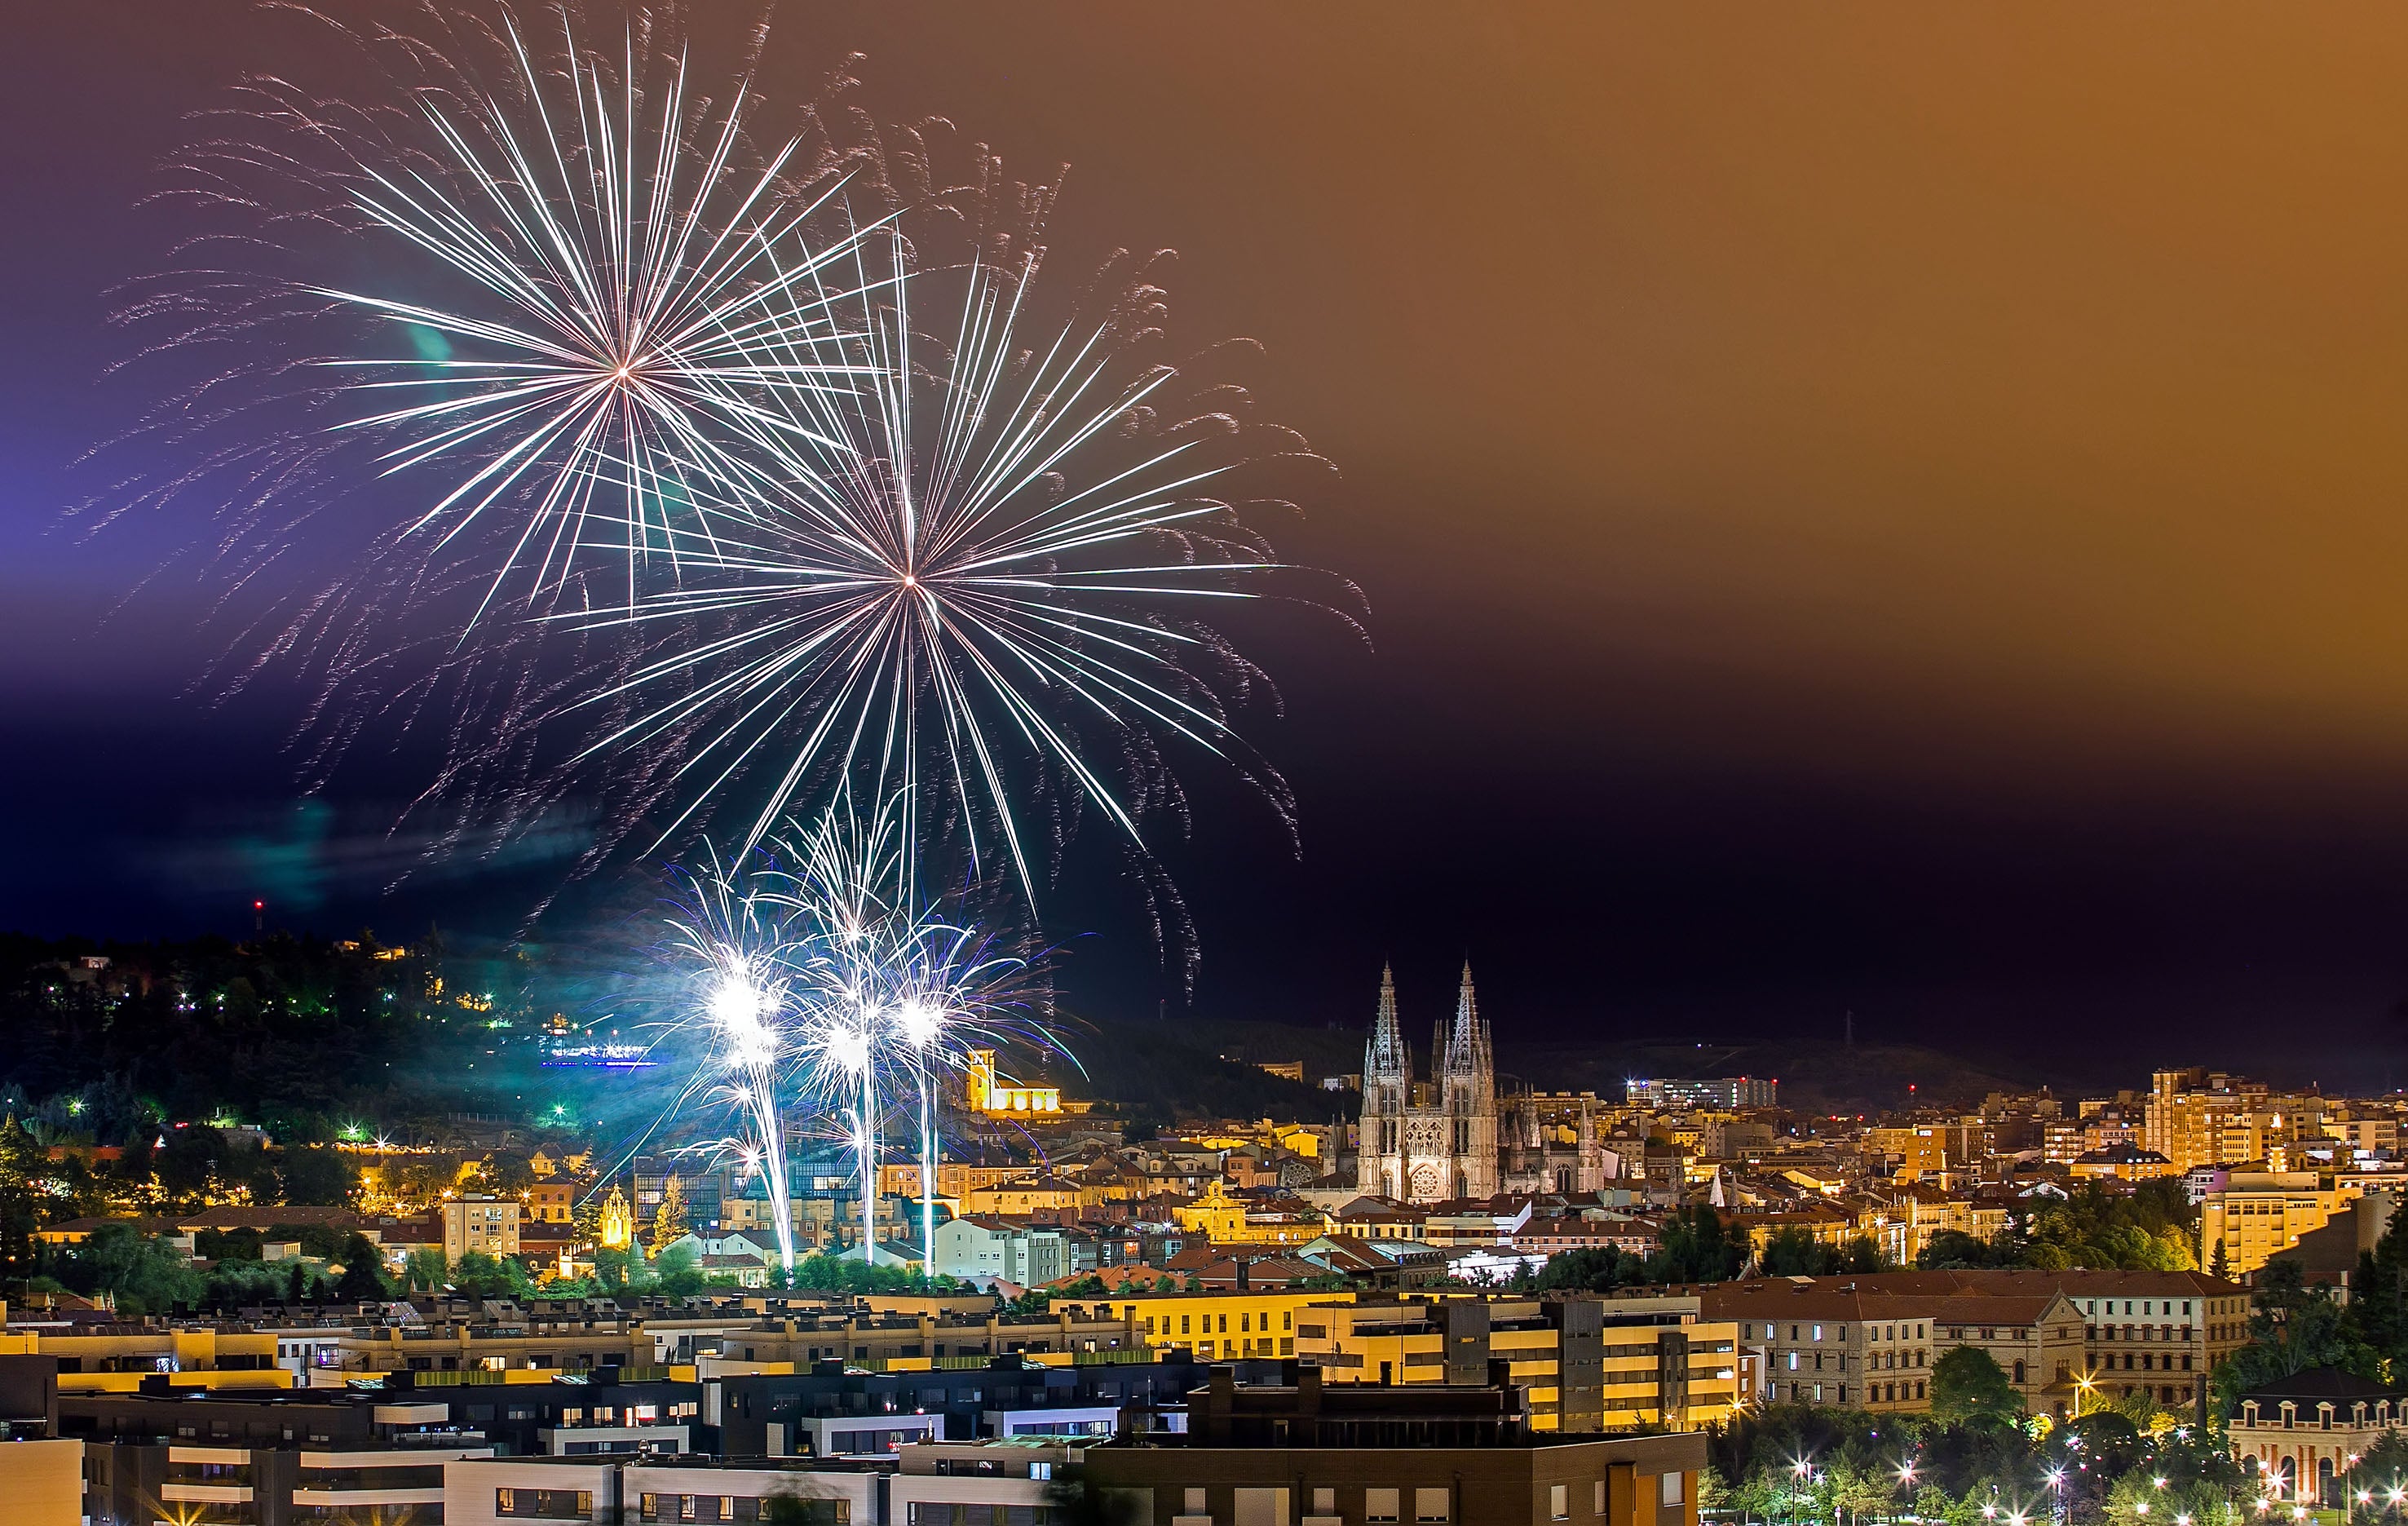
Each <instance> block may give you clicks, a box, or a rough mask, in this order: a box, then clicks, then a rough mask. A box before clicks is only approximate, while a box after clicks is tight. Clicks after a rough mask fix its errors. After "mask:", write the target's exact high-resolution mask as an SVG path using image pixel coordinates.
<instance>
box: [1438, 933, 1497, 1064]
mask: <svg viewBox="0 0 2408 1526" xmlns="http://www.w3.org/2000/svg"><path fill="white" fill-rule="evenodd" d="M1445 1068H1446V1073H1448V1074H1449V1075H1464V1076H1469V1075H1475V1074H1479V1073H1484V1072H1486V1071H1487V1070H1489V1069H1490V1059H1489V1048H1488V1028H1487V1025H1486V1024H1484V1023H1483V1022H1482V1021H1481V1020H1480V1001H1479V998H1477V997H1476V996H1474V995H1473V994H1472V990H1471V961H1470V960H1469V959H1466V960H1464V961H1463V985H1462V987H1461V988H1460V989H1459V990H1457V991H1456V993H1455V1026H1454V1027H1453V1028H1452V1029H1449V1030H1448V1033H1447V1036H1446V1059H1445Z"/></svg>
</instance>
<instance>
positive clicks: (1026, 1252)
mask: <svg viewBox="0 0 2408 1526" xmlns="http://www.w3.org/2000/svg"><path fill="white" fill-rule="evenodd" d="M936 1260H937V1266H936V1272H937V1274H938V1275H939V1276H940V1277H959V1278H961V1279H962V1280H964V1281H966V1282H972V1281H979V1280H982V1279H983V1280H985V1281H989V1282H992V1281H995V1280H996V1279H1001V1280H1002V1281H1005V1282H1009V1283H1013V1284H1016V1285H1017V1286H1019V1287H1022V1288H1034V1287H1037V1286H1038V1285H1039V1284H1041V1283H1048V1282H1053V1281H1054V1280H1056V1279H1057V1278H1060V1277H1065V1276H1068V1274H1069V1270H1070V1256H1069V1248H1068V1242H1067V1241H1066V1240H1065V1239H1064V1238H1063V1235H1062V1233H1061V1231H1058V1230H1039V1229H1031V1228H1029V1227H1027V1226H1025V1225H1021V1224H1013V1223H1011V1222H1009V1221H1007V1220H1004V1219H1000V1218H988V1217H983V1216H975V1215H974V1216H969V1217H967V1218H949V1219H947V1220H946V1221H945V1222H944V1223H942V1224H939V1225H938V1226H937V1257H936Z"/></svg>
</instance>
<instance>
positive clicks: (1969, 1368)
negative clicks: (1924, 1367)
mask: <svg viewBox="0 0 2408 1526" xmlns="http://www.w3.org/2000/svg"><path fill="white" fill-rule="evenodd" d="M2023 1412H2024V1397H2023V1395H2022V1394H2020V1393H2018V1392H2016V1391H2015V1386H2014V1384H2013V1383H2010V1382H2008V1381H2007V1375H2006V1372H2005V1370H2004V1369H2003V1368H2001V1367H2000V1365H1999V1363H1998V1361H1997V1360H1996V1359H1994V1358H1993V1357H1992V1356H1991V1355H1990V1354H1989V1353H1988V1352H1987V1351H1985V1350H1983V1349H1982V1348H1981V1347H1980V1346H1956V1347H1953V1348H1951V1349H1950V1350H1949V1351H1948V1352H1947V1353H1946V1354H1944V1355H1943V1356H1942V1357H1941V1359H1940V1360H1938V1361H1935V1362H1933V1363H1932V1364H1931V1418H1933V1419H1935V1420H1937V1421H1939V1422H1940V1423H1941V1424H1942V1425H1972V1426H2006V1425H2013V1424H2014V1422H2015V1421H2016V1420H2017V1419H2018V1418H2020V1417H2021V1416H2022V1415H2023Z"/></svg>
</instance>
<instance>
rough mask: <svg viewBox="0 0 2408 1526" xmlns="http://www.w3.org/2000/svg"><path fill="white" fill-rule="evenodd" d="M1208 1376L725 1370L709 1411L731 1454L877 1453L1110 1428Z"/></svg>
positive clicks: (1119, 1365)
mask: <svg viewBox="0 0 2408 1526" xmlns="http://www.w3.org/2000/svg"><path fill="white" fill-rule="evenodd" d="M1139 1355H1140V1358H1142V1355H1143V1354H1142V1353H1140V1354H1139ZM1245 1365H1246V1370H1247V1371H1249V1372H1250V1373H1251V1372H1257V1371H1269V1370H1271V1369H1264V1368H1262V1367H1261V1364H1259V1363H1252V1362H1250V1363H1247V1364H1245ZM1203 1373H1204V1369H1203V1367H1202V1365H1200V1364H1198V1363H1196V1362H1192V1361H1189V1360H1184V1359H1183V1358H1182V1357H1179V1356H1177V1355H1176V1354H1170V1355H1166V1357H1165V1358H1164V1360H1160V1361H1147V1360H1136V1361H1117V1360H1115V1361H1102V1360H1097V1361H1088V1362H1083V1363H1082V1362H1078V1361H1075V1360H1074V1361H1072V1362H1071V1363H1070V1364H1068V1365H1064V1366H1054V1365H1050V1364H1048V1365H1041V1364H1039V1363H1037V1362H1032V1361H1029V1360H1025V1359H1022V1358H1013V1357H1004V1358H996V1359H995V1360H986V1361H981V1362H979V1363H978V1364H977V1365H975V1366H969V1365H958V1366H956V1365H948V1366H943V1367H939V1366H935V1365H930V1366H927V1367H920V1368H911V1369H908V1370H896V1371H890V1372H882V1373H867V1372H861V1371H859V1370H857V1369H850V1368H849V1367H848V1364H846V1363H842V1362H822V1363H819V1364H817V1365H815V1366H813V1367H812V1368H810V1370H808V1371H802V1372H793V1373H775V1372H772V1373H757V1372H738V1371H725V1372H722V1373H720V1374H719V1375H717V1376H716V1378H715V1380H714V1381H713V1382H712V1383H711V1385H710V1397H709V1398H708V1399H707V1401H706V1403H707V1404H708V1406H709V1407H707V1408H706V1410H705V1419H706V1421H707V1422H708V1423H710V1424H711V1425H715V1426H717V1427H718V1428H719V1437H720V1450H721V1451H722V1452H723V1453H724V1454H725V1455H727V1456H730V1457H773V1458H782V1457H865V1456H867V1457H877V1456H889V1455H896V1453H897V1452H898V1450H899V1449H901V1448H905V1447H910V1446H912V1445H914V1444H916V1443H917V1442H919V1441H921V1440H924V1439H925V1440H927V1441H955V1442H967V1441H973V1440H977V1439H979V1438H982V1437H985V1438H994V1439H999V1440H1010V1439H1012V1438H1014V1437H1022V1438H1026V1437H1039V1438H1042V1437H1048V1436H1054V1437H1089V1436H1105V1435H1109V1434H1111V1432H1112V1430H1113V1427H1114V1424H1115V1421H1116V1420H1117V1418H1118V1416H1119V1414H1120V1411H1121V1410H1122V1409H1123V1408H1124V1407H1125V1406H1128V1405H1132V1404H1134V1405H1138V1406H1140V1407H1150V1406H1154V1405H1158V1404H1176V1403H1177V1402H1179V1400H1180V1399H1181V1398H1182V1397H1183V1396H1184V1395H1185V1394H1186V1393H1187V1392H1188V1391H1189V1390H1191V1389H1196V1388H1198V1387H1200V1386H1201V1385H1202V1383H1203V1381H1204V1378H1203Z"/></svg>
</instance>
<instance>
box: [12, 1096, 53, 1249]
mask: <svg viewBox="0 0 2408 1526" xmlns="http://www.w3.org/2000/svg"><path fill="white" fill-rule="evenodd" d="M49 1168H50V1152H49V1151H48V1150H45V1149H44V1148H43V1147H42V1145H41V1143H40V1142H39V1141H37V1140H36V1139H35V1138H34V1136H33V1135H32V1134H30V1133H28V1132H27V1131H26V1130H25V1126H24V1125H23V1124H21V1123H19V1122H18V1121H17V1118H16V1116H15V1115H14V1114H11V1115H9V1116H8V1118H7V1121H6V1122H0V1274H5V1275H7V1276H8V1277H11V1278H15V1277H22V1276H27V1275H30V1274H32V1272H33V1270H34V1231H36V1230H38V1229H40V1228H41V1227H42V1206H43V1191H42V1185H43V1178H44V1177H46V1176H47V1175H48V1174H49Z"/></svg>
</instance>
